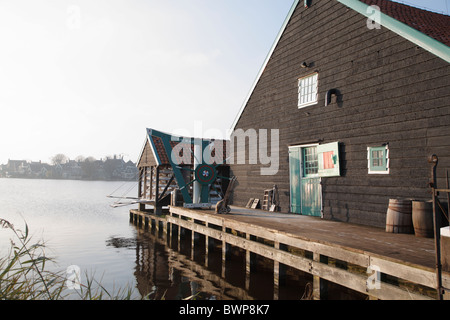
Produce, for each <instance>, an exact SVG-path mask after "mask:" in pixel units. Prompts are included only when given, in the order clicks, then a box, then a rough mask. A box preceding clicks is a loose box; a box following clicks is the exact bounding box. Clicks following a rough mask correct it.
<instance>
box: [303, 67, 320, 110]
mask: <svg viewBox="0 0 450 320" xmlns="http://www.w3.org/2000/svg"><path fill="white" fill-rule="evenodd" d="M318 79H319V74H318V73H313V74H311V75H309V76H306V77H303V78H300V79H298V107H299V108H303V107H307V106H311V105H313V104H316V103H317V101H318V100H317V99H318V97H317V91H318V90H317V87H318Z"/></svg>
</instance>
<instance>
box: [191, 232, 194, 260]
mask: <svg viewBox="0 0 450 320" xmlns="http://www.w3.org/2000/svg"><path fill="white" fill-rule="evenodd" d="M194 255H195V232H194V230H192V231H191V260H192V261H194Z"/></svg>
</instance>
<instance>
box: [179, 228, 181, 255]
mask: <svg viewBox="0 0 450 320" xmlns="http://www.w3.org/2000/svg"><path fill="white" fill-rule="evenodd" d="M180 251H181V226H180V225H178V252H180Z"/></svg>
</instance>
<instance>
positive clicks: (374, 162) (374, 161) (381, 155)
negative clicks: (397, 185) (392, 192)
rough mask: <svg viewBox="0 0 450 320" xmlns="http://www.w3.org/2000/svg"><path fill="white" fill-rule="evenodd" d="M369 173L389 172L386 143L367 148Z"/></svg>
mask: <svg viewBox="0 0 450 320" xmlns="http://www.w3.org/2000/svg"><path fill="white" fill-rule="evenodd" d="M367 161H368V168H369V174H389V148H388V145H385V146H380V147H368V148H367Z"/></svg>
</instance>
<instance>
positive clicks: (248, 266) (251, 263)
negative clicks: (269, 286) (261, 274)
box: [245, 233, 256, 290]
mask: <svg viewBox="0 0 450 320" xmlns="http://www.w3.org/2000/svg"><path fill="white" fill-rule="evenodd" d="M245 238H246V239H247V240H255V238H256V237H255V236H252V235H251V234H249V233H247V234H246V235H245ZM255 260H256V254H255V253H253V252H251V251H250V250H246V251H245V289H246V290H249V289H250V277H251V272H252V271H253V272H254V271H256V261H255Z"/></svg>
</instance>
